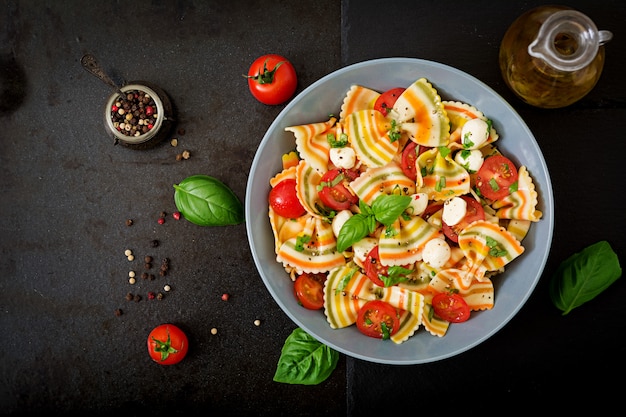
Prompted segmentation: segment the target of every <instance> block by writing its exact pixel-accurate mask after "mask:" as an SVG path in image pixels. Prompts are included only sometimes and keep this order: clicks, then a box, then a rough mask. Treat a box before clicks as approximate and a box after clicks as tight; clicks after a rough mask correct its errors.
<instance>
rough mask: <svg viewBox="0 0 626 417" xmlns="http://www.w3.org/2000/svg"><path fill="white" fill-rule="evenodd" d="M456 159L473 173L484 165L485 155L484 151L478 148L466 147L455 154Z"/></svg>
mask: <svg viewBox="0 0 626 417" xmlns="http://www.w3.org/2000/svg"><path fill="white" fill-rule="evenodd" d="M454 160H455V161H456V163H457V164H459V165H461V166H462V167H463V168H465V170H467V172H469V173H470V174H473V173H475V172H478V170H479V169H480V167H481V166H483V161H484V160H485V158H484V157H483V153H482V152H481V151H480V150H478V149H471V150H468V149H464V150H462V151H458V152H457V153H456V155H454Z"/></svg>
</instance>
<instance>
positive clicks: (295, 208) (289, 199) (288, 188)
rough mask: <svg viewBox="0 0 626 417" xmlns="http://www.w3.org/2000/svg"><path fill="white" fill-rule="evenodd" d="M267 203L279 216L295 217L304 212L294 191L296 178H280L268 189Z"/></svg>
mask: <svg viewBox="0 0 626 417" xmlns="http://www.w3.org/2000/svg"><path fill="white" fill-rule="evenodd" d="M269 203H270V206H271V207H272V209H273V210H274V211H275V212H276V214H278V215H279V216H283V217H287V218H290V219H295V218H296V217H300V216H302V215H303V214H304V213H306V210H304V207H302V204H300V200H298V195H297V193H296V180H295V179H286V180H282V181H281V182H279V183H278V184H276V186H275V187H274V188H272V189H271V190H270V194H269Z"/></svg>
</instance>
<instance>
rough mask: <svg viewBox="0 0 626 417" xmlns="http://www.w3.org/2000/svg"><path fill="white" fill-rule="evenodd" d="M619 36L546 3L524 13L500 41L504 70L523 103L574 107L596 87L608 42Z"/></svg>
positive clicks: (576, 14) (567, 9)
mask: <svg viewBox="0 0 626 417" xmlns="http://www.w3.org/2000/svg"><path fill="white" fill-rule="evenodd" d="M612 37H613V34H612V33H611V32H609V31H606V30H601V31H599V30H598V29H597V28H596V25H595V24H594V23H593V21H592V20H591V19H589V17H587V16H586V15H584V14H583V13H581V12H579V11H576V10H573V9H571V8H569V7H566V6H540V7H537V8H534V9H532V10H529V11H528V12H526V13H524V14H523V15H521V16H520V17H518V18H517V19H516V20H515V21H514V22H513V24H512V25H511V26H510V27H509V29H508V30H507V32H506V33H505V35H504V38H503V39H502V43H501V45H500V56H499V63H500V70H501V72H502V76H503V78H504V80H505V82H506V84H507V85H508V86H509V88H510V89H511V90H512V91H513V92H514V93H515V94H516V95H517V96H518V97H519V98H521V99H522V100H523V101H525V102H526V103H528V104H531V105H533V106H536V107H541V108H559V107H565V106H568V105H570V104H572V103H574V102H576V101H578V100H580V99H581V98H583V97H584V96H585V95H586V94H587V93H588V92H589V91H591V89H592V88H593V87H594V86H595V85H596V83H597V81H598V79H599V78H600V74H601V73H602V67H603V66H604V47H603V44H605V43H606V42H608V41H610V40H611V38H612Z"/></svg>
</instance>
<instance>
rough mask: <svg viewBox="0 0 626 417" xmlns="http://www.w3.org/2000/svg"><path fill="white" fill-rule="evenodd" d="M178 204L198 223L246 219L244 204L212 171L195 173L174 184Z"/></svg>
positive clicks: (228, 222) (203, 224)
mask: <svg viewBox="0 0 626 417" xmlns="http://www.w3.org/2000/svg"><path fill="white" fill-rule="evenodd" d="M174 189H175V190H176V191H175V192H174V202H175V203H176V208H177V209H178V211H180V212H181V213H182V215H183V217H185V219H187V220H189V221H190V222H191V223H193V224H197V225H198V226H227V225H233V224H239V223H243V222H244V213H243V205H242V204H241V202H240V201H239V199H238V198H237V196H236V195H235V193H233V191H232V190H231V189H230V188H228V187H227V186H226V185H225V184H224V183H222V182H221V181H219V180H218V179H216V178H213V177H210V176H208V175H192V176H190V177H187V178H185V179H184V180H182V181H181V182H180V184H178V185H176V184H175V185H174Z"/></svg>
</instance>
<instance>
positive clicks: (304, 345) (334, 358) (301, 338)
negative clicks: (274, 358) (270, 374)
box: [274, 327, 339, 385]
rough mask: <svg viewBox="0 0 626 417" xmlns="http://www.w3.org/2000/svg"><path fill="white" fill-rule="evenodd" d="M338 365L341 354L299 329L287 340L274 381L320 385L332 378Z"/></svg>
mask: <svg viewBox="0 0 626 417" xmlns="http://www.w3.org/2000/svg"><path fill="white" fill-rule="evenodd" d="M338 361H339V352H337V351H336V350H333V349H331V348H329V347H328V346H326V345H324V344H322V343H320V342H318V341H317V340H316V339H315V338H314V337H313V336H311V335H309V334H308V333H307V332H305V331H304V330H302V329H301V328H299V327H298V328H296V329H295V330H294V331H293V332H292V333H291V334H290V335H289V336H288V337H287V340H285V344H284V345H283V349H282V351H281V354H280V358H279V359H278V365H277V367H276V373H275V374H274V381H276V382H283V383H286V384H301V385H317V384H319V383H320V382H322V381H324V380H326V378H328V377H329V376H330V374H332V372H333V371H334V370H335V368H336V367H337V362H338Z"/></svg>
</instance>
